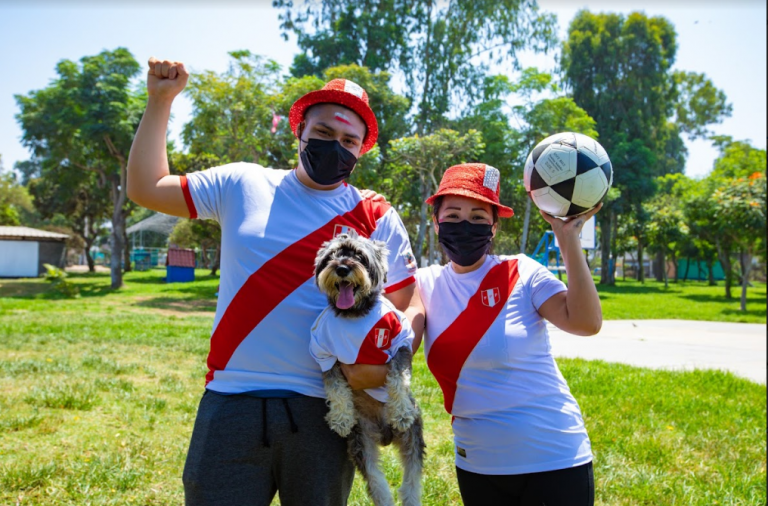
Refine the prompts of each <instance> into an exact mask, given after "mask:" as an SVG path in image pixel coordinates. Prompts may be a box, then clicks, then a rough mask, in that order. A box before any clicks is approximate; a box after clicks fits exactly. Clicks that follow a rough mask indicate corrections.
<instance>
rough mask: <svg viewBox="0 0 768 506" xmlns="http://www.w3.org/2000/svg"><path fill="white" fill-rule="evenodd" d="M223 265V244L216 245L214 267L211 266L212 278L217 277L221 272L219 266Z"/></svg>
mask: <svg viewBox="0 0 768 506" xmlns="http://www.w3.org/2000/svg"><path fill="white" fill-rule="evenodd" d="M220 263H221V243H219V244H217V245H216V252H215V253H214V256H213V265H212V266H211V276H215V275H216V272H217V271H218V270H219V266H220Z"/></svg>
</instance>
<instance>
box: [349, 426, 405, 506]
mask: <svg viewBox="0 0 768 506" xmlns="http://www.w3.org/2000/svg"><path fill="white" fill-rule="evenodd" d="M371 430H375V427H373V426H372V424H371V423H370V422H369V421H368V420H365V419H361V420H360V424H358V425H356V426H355V427H354V428H353V429H352V434H350V436H349V438H348V439H347V448H348V450H349V457H350V458H351V459H352V461H353V462H354V463H355V466H356V467H357V469H358V470H359V471H360V474H362V475H363V478H364V479H365V484H366V486H367V489H368V495H369V496H370V498H371V500H372V501H373V504H374V505H375V506H395V501H394V499H393V498H392V493H391V492H390V491H389V484H388V483H387V478H386V477H385V476H384V473H383V472H382V471H381V469H380V468H379V447H378V445H377V444H376V441H374V439H373V438H372V437H371V434H370V431H371Z"/></svg>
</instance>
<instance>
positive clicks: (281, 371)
mask: <svg viewBox="0 0 768 506" xmlns="http://www.w3.org/2000/svg"><path fill="white" fill-rule="evenodd" d="M181 184H182V191H183V193H184V197H185V200H186V202H187V206H188V207H189V212H190V216H191V217H193V218H195V217H197V218H203V219H214V220H216V221H218V222H219V223H220V224H221V286H220V288H219V300H218V303H217V306H216V316H215V318H214V323H213V333H212V336H211V345H210V346H211V347H210V352H209V355H208V361H207V364H208V369H209V371H208V374H207V376H206V380H207V381H206V387H207V388H209V389H211V390H214V391H217V392H221V393H243V392H258V391H265V390H289V391H293V392H296V393H299V394H303V395H309V396H313V397H325V393H324V390H323V382H322V377H321V372H320V368H319V367H318V365H317V362H315V361H314V360H313V359H312V357H311V356H310V354H309V353H308V348H309V330H310V328H311V326H312V322H314V321H315V319H316V318H317V315H319V314H320V312H321V311H322V310H323V308H324V307H325V306H326V305H327V304H328V302H327V299H326V297H325V295H323V294H322V293H321V292H320V290H318V289H317V287H316V286H315V284H314V260H315V256H316V255H317V251H318V249H319V248H320V246H321V245H322V243H323V242H325V241H328V240H330V239H332V238H333V237H334V236H335V235H338V234H339V233H342V232H344V231H346V230H349V229H350V228H351V229H354V230H356V231H357V232H358V233H359V234H360V235H361V236H364V237H370V238H372V239H378V240H381V241H384V242H385V243H386V244H387V248H388V249H389V251H390V254H389V275H388V283H387V284H386V286H385V288H386V290H387V291H391V292H394V291H396V290H398V289H400V288H402V287H404V286H407V285H409V284H411V283H412V282H413V280H414V279H413V274H414V272H415V269H416V265H415V261H414V259H413V255H412V254H411V247H410V244H409V242H408V234H407V232H406V230H405V227H404V226H403V223H402V221H401V220H400V218H399V217H398V215H397V213H396V212H395V210H394V209H392V208H391V206H390V205H389V204H388V203H387V202H385V201H383V199H373V200H372V199H363V198H362V197H361V195H360V193H359V192H358V191H357V189H355V188H354V187H352V186H349V185H346V184H343V185H341V186H339V187H338V188H336V189H334V190H331V191H319V190H313V189H311V188H308V187H306V186H305V185H303V184H302V183H301V182H300V181H299V180H298V178H297V177H296V174H295V172H294V171H290V170H288V171H286V170H273V169H267V168H264V167H262V166H260V165H255V164H250V163H235V164H229V165H224V166H221V167H216V168H213V169H209V170H204V171H201V172H195V173H192V174H188V175H187V176H186V177H182V180H181Z"/></svg>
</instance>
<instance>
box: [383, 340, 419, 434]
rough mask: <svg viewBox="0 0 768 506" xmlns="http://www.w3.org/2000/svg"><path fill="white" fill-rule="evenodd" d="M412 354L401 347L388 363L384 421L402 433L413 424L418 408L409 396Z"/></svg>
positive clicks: (405, 347) (406, 347)
mask: <svg viewBox="0 0 768 506" xmlns="http://www.w3.org/2000/svg"><path fill="white" fill-rule="evenodd" d="M412 360H413V353H412V352H411V349H410V348H409V347H408V346H403V347H402V348H400V349H399V350H397V353H395V356H394V357H392V360H391V361H390V367H389V373H387V393H388V394H389V400H388V401H387V406H386V419H387V422H388V423H389V424H390V425H392V427H394V428H395V429H396V430H398V431H400V432H403V431H406V430H408V427H410V426H411V424H413V421H414V420H415V419H416V417H417V416H418V408H416V404H415V403H414V401H413V398H412V397H411V395H410V386H411V362H412Z"/></svg>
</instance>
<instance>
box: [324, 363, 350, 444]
mask: <svg viewBox="0 0 768 506" xmlns="http://www.w3.org/2000/svg"><path fill="white" fill-rule="evenodd" d="M323 383H324V385H325V393H326V396H327V398H328V406H329V408H330V409H329V410H328V414H327V415H325V421H326V422H328V426H329V427H330V428H331V429H332V430H333V431H334V432H336V433H337V434H338V435H339V436H341V437H347V436H348V435H349V433H350V432H351V431H352V427H354V426H355V424H356V423H357V419H356V417H355V405H354V402H353V400H352V389H351V388H349V383H347V379H346V378H345V377H344V374H343V373H342V372H341V366H340V365H339V363H338V362H336V363H335V364H334V365H333V367H332V368H331V369H330V370H329V371H326V372H324V373H323Z"/></svg>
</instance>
